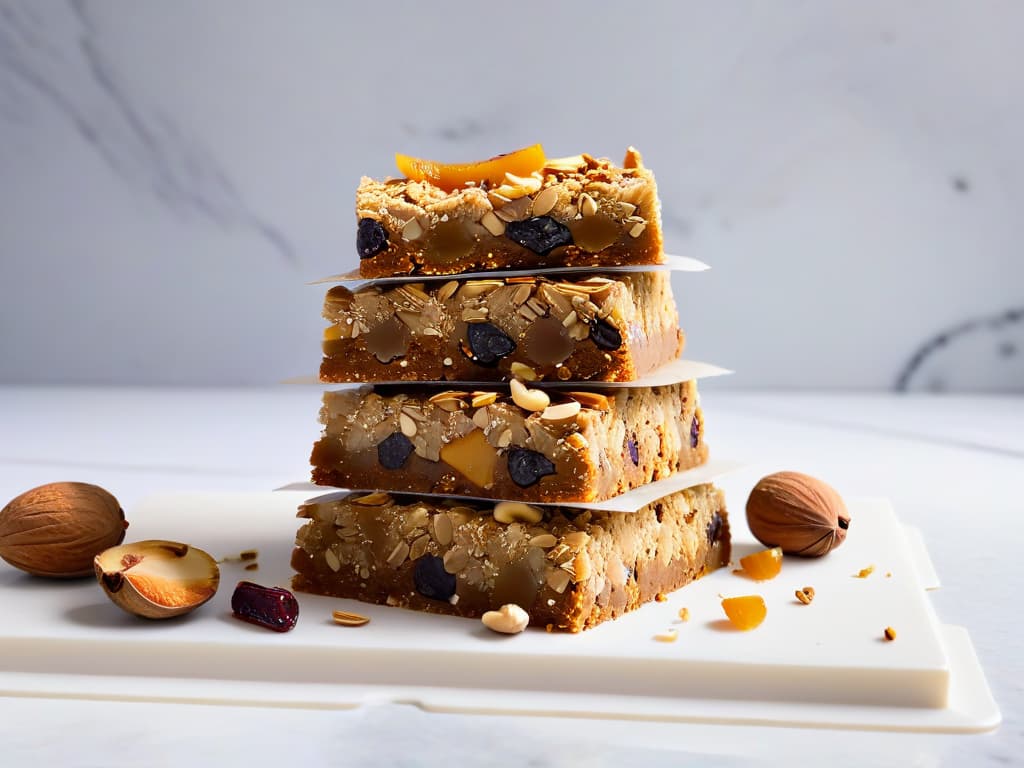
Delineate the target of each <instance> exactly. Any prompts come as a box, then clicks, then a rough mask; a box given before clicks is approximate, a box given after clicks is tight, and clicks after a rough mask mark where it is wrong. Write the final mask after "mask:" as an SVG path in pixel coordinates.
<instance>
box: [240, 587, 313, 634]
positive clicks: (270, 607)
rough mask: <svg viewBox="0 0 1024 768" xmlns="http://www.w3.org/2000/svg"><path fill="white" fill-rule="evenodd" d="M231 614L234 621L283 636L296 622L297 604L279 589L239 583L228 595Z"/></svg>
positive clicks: (292, 597) (297, 614) (297, 615)
mask: <svg viewBox="0 0 1024 768" xmlns="http://www.w3.org/2000/svg"><path fill="white" fill-rule="evenodd" d="M231 611H232V613H233V614H234V615H235V617H236V618H239V619H241V620H242V621H247V622H249V623H250V624H257V625H259V626H261V627H266V628H267V629H272V630H274V631H275V632H287V631H288V630H290V629H291V628H292V627H294V626H295V622H296V621H298V620H299V602H298V600H296V599H295V595H293V594H292V593H291V592H289V591H288V590H287V589H284V588H282V587H264V586H261V585H260V584H255V583H253V582H251V581H240V582H238V586H237V587H235V591H234V593H233V594H232V595H231Z"/></svg>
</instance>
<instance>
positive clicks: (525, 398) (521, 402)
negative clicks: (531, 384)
mask: <svg viewBox="0 0 1024 768" xmlns="http://www.w3.org/2000/svg"><path fill="white" fill-rule="evenodd" d="M509 389H510V390H511V392H512V402H513V403H515V404H516V405H518V406H519V407H520V408H523V409H525V410H527V411H543V410H544V409H545V408H547V407H548V404H549V403H550V402H551V398H549V397H548V395H547V392H544V391H543V390H541V389H527V388H526V386H525V385H524V384H523V383H522V382H521V381H519V379H512V381H510V382H509Z"/></svg>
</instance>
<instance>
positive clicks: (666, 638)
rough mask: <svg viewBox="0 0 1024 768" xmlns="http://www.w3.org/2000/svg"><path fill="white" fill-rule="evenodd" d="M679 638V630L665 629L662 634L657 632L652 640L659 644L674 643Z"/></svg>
mask: <svg viewBox="0 0 1024 768" xmlns="http://www.w3.org/2000/svg"><path fill="white" fill-rule="evenodd" d="M678 637H679V630H678V629H675V628H671V629H666V630H665V631H664V632H659V633H658V634H656V635H655V636H654V639H655V640H657V641H658V642H659V643H674V642H675V641H676V639H677V638H678Z"/></svg>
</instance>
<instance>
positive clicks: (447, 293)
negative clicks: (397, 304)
mask: <svg viewBox="0 0 1024 768" xmlns="http://www.w3.org/2000/svg"><path fill="white" fill-rule="evenodd" d="M488 215H489V214H488ZM502 227H504V225H502ZM499 234H500V233H499ZM458 289H459V283H458V281H457V280H449V281H448V282H447V283H445V284H444V285H442V286H441V287H440V288H439V289H438V291H437V300H438V301H441V302H445V301H448V299H450V298H451V297H452V296H454V295H455V292H456V291H457V290H458Z"/></svg>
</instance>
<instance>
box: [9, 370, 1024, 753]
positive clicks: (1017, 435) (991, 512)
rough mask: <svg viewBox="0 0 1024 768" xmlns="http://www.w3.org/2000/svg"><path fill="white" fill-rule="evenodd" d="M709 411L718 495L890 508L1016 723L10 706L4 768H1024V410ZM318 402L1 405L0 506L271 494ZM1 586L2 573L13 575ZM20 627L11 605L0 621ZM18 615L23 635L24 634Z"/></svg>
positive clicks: (119, 396)
mask: <svg viewBox="0 0 1024 768" xmlns="http://www.w3.org/2000/svg"><path fill="white" fill-rule="evenodd" d="M705 389H706V390H707V391H706V392H705V394H704V407H705V410H706V412H707V414H708V435H709V442H710V443H711V445H712V449H713V450H714V451H715V452H716V454H717V455H719V456H728V457H730V458H733V457H735V458H739V459H744V460H748V461H751V462H754V466H753V467H751V468H750V469H749V470H746V471H744V472H743V473H740V474H737V475H735V476H732V477H730V478H728V479H727V480H726V481H725V482H723V483H722V485H723V487H724V488H725V490H726V492H727V495H728V499H729V502H730V506H731V508H732V509H733V510H734V513H741V510H742V507H743V503H744V501H745V499H746V494H747V492H748V490H749V488H750V486H751V485H752V484H753V482H755V481H756V479H757V478H758V477H759V476H761V475H762V474H765V473H767V472H770V471H774V470H777V469H787V468H788V469H799V470H801V471H805V472H808V473H811V474H815V475H818V476H820V477H822V478H824V479H826V480H828V481H829V482H831V483H832V484H833V485H835V486H836V487H837V488H838V489H839V490H840V491H841V492H843V493H844V494H849V495H875V496H887V497H889V498H890V499H892V501H893V503H894V505H895V507H896V510H897V512H898V514H899V516H900V517H901V519H902V520H904V521H905V522H906V523H909V524H912V525H916V526H918V527H920V528H921V530H922V531H923V533H924V536H925V540H926V543H927V546H928V549H929V552H930V554H931V556H932V559H933V561H934V563H935V566H936V568H937V570H938V573H939V576H940V577H941V579H942V582H943V587H942V589H941V590H939V591H938V592H937V593H934V594H933V596H932V599H933V601H934V605H935V607H936V610H937V611H938V614H939V617H940V618H941V620H942V621H943V622H945V623H949V624H959V625H963V626H966V627H967V628H968V630H969V631H970V634H971V638H972V640H973V642H974V645H975V648H976V650H977V652H978V655H979V657H980V659H981V662H982V665H983V667H984V669H985V672H986V675H987V677H988V680H989V683H990V685H991V687H992V689H993V692H994V694H995V697H996V700H997V701H998V703H999V705H1000V707H1001V708H1002V711H1003V718H1004V722H1003V725H1002V726H1001V727H1000V729H999V730H998V731H996V732H995V733H993V734H986V735H980V736H934V735H930V736H926V735H915V734H887V733H871V734H870V737H869V738H864V737H863V735H861V734H857V733H852V732H837V731H827V730H799V729H786V728H755V727H732V726H707V725H652V724H642V723H614V722H597V721H571V720H562V719H540V718H513V717H484V716H479V717H469V716H461V715H460V716H455V715H437V714H430V713H425V712H421V711H419V710H417V709H414V708H412V707H407V706H400V705H391V704H385V705H380V706H373V707H366V708H362V709H359V710H353V711H342V712H336V711H306V710H289V709H262V708H241V707H240V708H224V707H210V706H200V705H194V706H193V705H178V704H149V703H146V704H140V703H130V702H98V701H74V700H51V699H43V698H38V699H31V698H0V744H2V745H3V759H2V762H3V765H4V766H5V768H6V767H7V766H21V765H29V764H32V765H49V764H60V765H74V766H77V765H83V766H85V765H103V766H115V765H132V766H137V765H140V764H143V765H191V764H193V763H194V762H195V759H196V757H195V756H196V755H202V759H201V761H200V762H201V763H203V764H212V763H214V761H216V763H217V764H218V765H234V764H239V765H267V764H282V763H284V762H286V761H288V762H292V763H296V764H298V762H299V761H301V760H303V759H312V760H314V761H315V762H314V763H313V764H324V763H326V762H328V761H330V762H339V761H340V762H344V763H346V764H359V765H363V766H373V765H388V766H392V765H395V764H401V765H417V764H432V763H435V762H441V761H442V760H443V761H444V762H448V763H455V762H468V761H472V763H473V764H474V765H492V764H493V765H506V764H530V765H538V766H541V765H562V764H570V765H575V764H580V765H582V764H586V765H616V766H619V765H621V764H622V762H623V760H628V759H632V760H636V759H637V758H639V759H641V760H642V761H643V762H645V763H651V762H653V759H654V758H660V759H662V760H665V759H667V760H668V761H669V764H672V765H677V764H693V765H733V764H749V763H754V764H756V763H758V762H761V761H763V762H765V763H772V764H782V762H783V761H786V762H791V763H792V762H795V763H796V764H816V765H817V764H825V765H836V764H850V765H867V764H870V765H893V766H896V765H900V766H903V765H954V764H957V765H959V764H970V765H1010V764H1017V763H1018V762H1019V761H1020V760H1021V758H1020V755H1021V754H1024V686H1022V681H1024V660H1022V659H1021V657H1020V654H1019V653H1018V652H1017V650H1018V649H1019V648H1020V646H1021V641H1020V632H1021V631H1022V630H1024V625H1022V622H1021V620H1020V618H1019V611H1018V606H1019V602H1020V588H1021V580H1020V578H1019V575H1018V574H1019V566H1018V563H1017V559H1018V558H1019V557H1020V555H1021V548H1022V546H1024V536H1022V535H1021V534H1022V533H1024V516H1022V514H1021V513H1022V512H1024V510H1022V507H1024V503H1022V502H1021V493H1020V484H1021V482H1022V480H1024V398H1009V397H1006V398H997V397H952V396H946V397H933V396H903V397H897V396H891V395H836V394H833V395H819V394H812V393H790V394H750V393H746V394H743V393H737V392H720V391H719V392H716V391H715V390H714V388H713V385H711V384H709V385H708V386H707V387H706V388H705ZM317 398H318V390H317V389H316V388H315V387H305V388H303V387H292V388H278V389H270V390H266V389H247V390H224V389H221V390H183V389H176V390H163V389H56V388H55V389H39V388H36V389H29V388H6V389H0V424H2V425H3V430H2V434H3V442H2V444H0V500H3V501H6V500H7V499H9V498H11V497H13V496H14V495H16V494H17V493H19V492H21V491H23V490H25V489H27V488H30V487H32V486H35V485H39V484H42V483H45V482H51V481H54V480H72V479H78V480H85V481H89V482H94V483H98V484H100V485H103V486H105V487H107V488H109V489H110V490H111V491H113V492H114V493H115V494H116V495H117V496H118V497H119V499H120V500H121V502H122V504H123V505H124V506H125V507H126V508H128V509H130V507H131V505H132V503H133V502H135V501H137V500H138V499H140V498H142V497H144V496H147V495H150V494H153V493H157V492H163V491H173V490H259V489H264V488H272V487H274V486H276V485H280V484H282V483H284V482H287V481H291V480H295V479H297V478H301V477H303V476H304V474H305V471H306V467H305V458H306V455H307V454H308V449H309V445H310V444H311V441H312V439H313V438H314V436H315V435H316V433H317V424H316V421H315V414H316V408H317V406H316V403H317ZM0 567H6V566H5V565H2V564H0ZM2 608H3V611H4V614H5V615H4V620H5V621H8V620H16V617H17V606H2ZM12 616H13V619H12Z"/></svg>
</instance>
